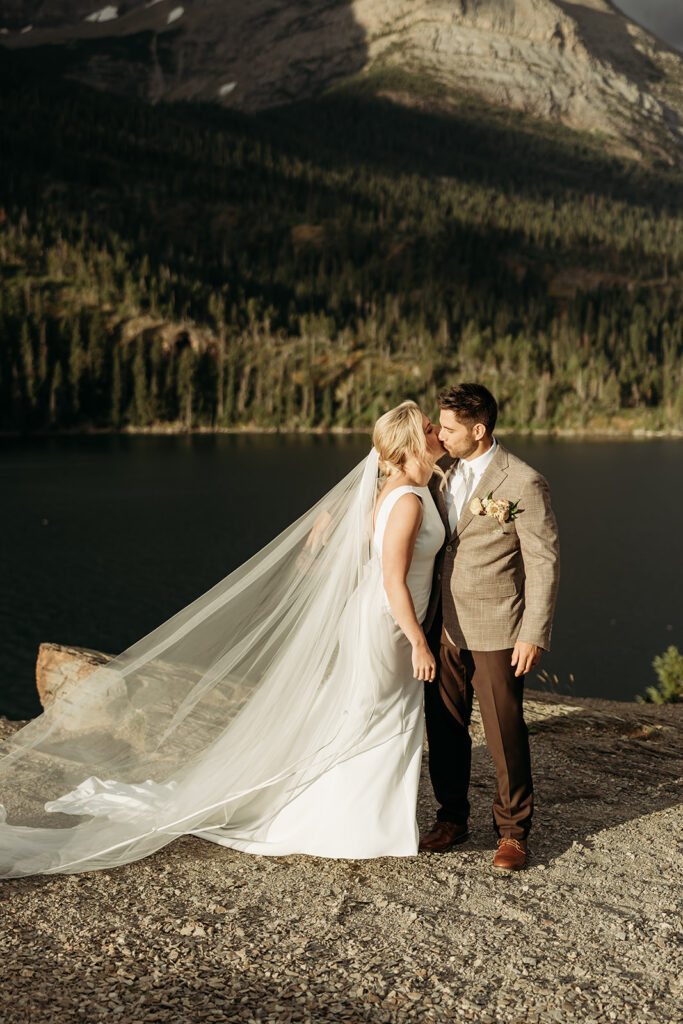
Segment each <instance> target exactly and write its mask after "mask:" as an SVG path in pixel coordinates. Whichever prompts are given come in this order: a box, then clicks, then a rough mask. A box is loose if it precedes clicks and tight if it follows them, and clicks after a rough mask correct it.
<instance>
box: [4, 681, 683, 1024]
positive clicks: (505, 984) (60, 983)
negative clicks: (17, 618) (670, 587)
mask: <svg viewBox="0 0 683 1024" xmlns="http://www.w3.org/2000/svg"><path fill="white" fill-rule="evenodd" d="M682 714H683V708H682V707H681V705H670V706H664V707H653V706H648V705H639V704H626V703H617V702H612V701H603V700H589V699H579V698H574V697H565V696H557V695H554V694H546V693H539V692H534V691H529V693H528V697H527V718H528V722H529V727H530V732H531V743H532V756H533V763H534V773H535V779H536V789H537V813H536V818H535V824H534V831H533V833H532V839H531V843H530V848H531V857H530V864H529V867H528V869H527V870H525V871H523V872H520V873H518V874H516V875H512V876H500V875H497V874H494V873H493V871H492V869H491V859H492V856H493V849H494V842H493V835H492V833H491V826H490V804H491V798H492V794H493V774H492V767H491V762H490V758H489V756H488V753H487V751H486V747H485V745H484V740H483V734H482V731H481V725H480V722H479V721H478V719H477V720H475V723H474V766H473V768H474V770H473V780H472V804H473V808H472V811H473V813H472V823H471V824H472V829H471V838H470V840H469V841H468V842H467V843H465V844H464V845H463V846H460V847H458V848H456V849H455V850H453V851H452V852H449V853H447V854H442V855H436V854H430V855H420V856H418V857H415V858H405V859H400V858H384V859H379V860H371V861H333V860H322V859H316V858H308V857H302V856H296V857H278V858H263V857H254V856H247V855H244V854H240V853H237V852H235V851H231V850H228V849H224V848H222V847H219V846H215V845H213V844H211V843H207V842H204V841H202V840H201V839H198V838H194V837H186V838H183V839H180V840H176V841H175V842H173V843H171V844H170V845H169V846H167V847H166V848H165V849H163V850H161V851H160V852H158V853H157V854H155V855H154V856H152V857H149V858H148V859H146V860H143V861H140V862H138V863H134V864H129V865H127V866H125V867H122V868H118V869H116V870H112V871H108V872H95V873H91V874H86V875H68V876H37V877H34V878H22V879H15V880H10V881H5V882H4V883H0V900H1V901H2V914H1V921H2V923H1V925H0V950H1V952H2V963H3V969H4V970H3V975H4V985H3V987H2V991H1V992H0V1024H4V1022H7V1024H9V1022H12V1024H14V1022H18V1021H22V1022H23V1021H31V1022H32V1024H36V1022H39V1021H40V1022H42V1021H45V1022H47V1021H50V1022H54V1024H62V1022H67V1021H82V1020H87V1021H89V1022H93V1021H105V1020H106V1021H107V1022H111V1021H112V1020H113V1021H118V1022H125V1024H147V1022H152V1021H154V1022H162V1021H163V1022H166V1021H167V1022H173V1024H178V1022H195V1021H213V1022H223V1021H235V1022H238V1021H239V1022H246V1024H254V1022H257V1021H282V1022H285V1021H287V1022H290V1021H291V1022H294V1021H310V1022H313V1021H315V1022H319V1021H332V1022H334V1021H352V1022H372V1024H374V1022H380V1021H381V1022H392V1024H393V1022H400V1021H420V1024H422V1022H431V1021H438V1022H444V1024H445V1022H447V1021H448V1022H452V1021H472V1022H476V1024H494V1022H495V1024H521V1022H528V1024H550V1022H560V1021H561V1022H563V1024H564V1022H574V1021H580V1022H584V1024H597V1022H600V1024H609V1022H612V1021H617V1022H619V1024H623V1022H626V1021H628V1022H629V1024H659V1022H661V1024H670V1022H671V1021H672V1020H674V1019H676V1006H677V997H680V985H681V977H683V971H681V963H680V947H678V945H677V936H679V935H680V918H679V917H678V907H679V904H678V899H679V896H680V880H681V868H682V867H683V864H682V863H681V859H680V857H679V856H678V855H677V853H676V847H675V843H676V838H677V834H678V833H679V831H680V825H681V815H680V809H679V808H680V805H679V803H678V801H679V799H680V785H679V783H680V777H681V774H682V772H681V768H682V760H683V759H682V758H681V749H682V748H681V742H680V740H681V725H682V721H681V720H682ZM20 725H21V723H17V722H8V721H7V720H2V719H0V737H2V736H7V735H9V734H10V733H11V732H13V731H14V730H16V729H17V728H19V726H20ZM433 813H434V802H433V797H432V794H431V789H430V786H429V779H428V775H427V758H426V754H425V763H424V771H423V779H422V786H421V792H420V800H419V807H418V818H419V822H420V825H421V827H423V828H424V827H425V826H427V825H428V824H429V823H430V822H431V819H432V816H433Z"/></svg>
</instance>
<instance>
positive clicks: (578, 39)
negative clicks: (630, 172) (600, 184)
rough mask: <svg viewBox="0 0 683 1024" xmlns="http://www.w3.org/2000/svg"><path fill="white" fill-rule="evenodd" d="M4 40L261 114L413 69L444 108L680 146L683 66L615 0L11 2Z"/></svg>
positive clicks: (136, 85) (134, 85) (126, 83)
mask: <svg viewBox="0 0 683 1024" xmlns="http://www.w3.org/2000/svg"><path fill="white" fill-rule="evenodd" d="M0 33H1V34H0V41H1V42H2V43H3V44H4V45H6V46H12V47H21V48H27V47H29V48H32V47H38V46H42V45H44V44H68V48H69V51H70V57H71V69H70V74H71V75H72V76H74V77H77V78H79V79H80V80H82V81H84V82H87V83H89V84H92V85H95V86H98V87H100V88H104V89H108V90H112V91H116V92H122V93H124V94H128V95H134V96H138V97H142V98H144V99H146V100H149V101H152V102H157V101H160V100H166V101H173V100H187V99H198V100H204V101H214V102H217V103H220V104H224V105H226V106H230V107H234V108H239V109H243V110H247V111H253V110H258V109H262V108H265V107H269V106H274V105H277V104H282V103H286V102H289V101H292V100H295V99H300V98H303V97H306V96H310V95H313V94H315V93H316V92H319V91H320V90H323V89H325V88H327V87H329V86H330V85H332V84H334V83H337V82H339V81H343V80H344V79H346V78H348V77H349V76H352V75H355V74H358V73H359V72H368V71H370V72H372V71H374V72H377V71H378V70H382V69H385V68H387V67H388V68H401V69H403V70H405V71H409V72H411V73H413V74H414V75H415V76H416V77H417V78H418V79H420V78H422V79H424V78H427V79H429V80H432V81H436V82H437V83H439V85H440V86H441V87H442V88H443V99H444V100H446V101H448V100H453V99H457V97H458V96H459V95H460V94H461V93H462V92H463V91H465V92H467V93H474V94H476V95H478V96H479V97H481V98H483V99H485V100H487V101H490V102H493V103H495V104H500V105H504V106H509V107H512V108H515V109H519V110H523V111H526V112H528V113H531V114H534V115H537V116H540V117H543V118H547V119H551V120H557V121H561V122H563V123H565V124H567V125H570V126H572V127H576V128H580V129H587V130H590V131H598V132H602V133H605V134H606V135H607V136H608V137H610V138H611V139H612V140H618V141H619V143H620V144H621V147H622V148H624V147H625V148H626V151H628V152H630V153H638V152H643V151H648V150H649V151H651V152H654V153H656V154H659V155H665V156H666V157H667V159H668V160H669V161H672V160H675V159H676V158H677V156H680V153H681V151H682V150H683V57H681V55H680V54H678V53H677V52H676V51H675V50H673V49H671V48H669V47H667V46H666V44H664V43H663V42H661V41H659V40H657V39H656V38H655V37H654V36H652V35H651V34H649V33H648V32H646V31H645V30H644V29H642V28H641V27H640V26H638V25H636V24H635V23H634V22H632V21H630V20H629V19H628V18H626V17H625V16H624V15H622V14H621V13H620V12H619V11H617V10H616V8H614V7H613V6H612V5H611V4H610V3H609V2H607V0H582V2H580V3H579V2H571V0H351V2H349V0H326V2H320V0H316V2H312V0H122V2H118V3H117V2H116V0H113V2H112V3H110V4H103V2H102V0H5V3H4V4H3V11H2V18H1V19H0ZM392 95H393V97H394V98H395V99H397V100H398V101H406V100H408V101H409V102H414V95H411V94H410V91H408V92H403V91H400V92H397V91H396V90H394V91H393V93H392Z"/></svg>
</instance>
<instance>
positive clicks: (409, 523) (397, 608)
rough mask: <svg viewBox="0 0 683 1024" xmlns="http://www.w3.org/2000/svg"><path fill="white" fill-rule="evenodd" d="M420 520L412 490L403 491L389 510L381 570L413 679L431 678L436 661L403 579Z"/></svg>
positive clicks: (410, 558)
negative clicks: (410, 660) (410, 650)
mask: <svg viewBox="0 0 683 1024" xmlns="http://www.w3.org/2000/svg"><path fill="white" fill-rule="evenodd" d="M421 522H422V502H421V501H420V499H419V498H418V497H417V495H415V494H404V495H402V497H400V498H399V499H398V501H397V502H396V504H395V505H394V507H393V508H392V510H391V512H390V513H389V519H388V521H387V527H386V530H385V533H384V540H383V542H382V571H383V576H384V590H385V592H386V595H387V598H388V600H389V606H390V608H391V611H392V613H393V616H394V618H395V619H396V621H397V623H398V624H399V626H400V627H401V629H402V630H403V632H404V633H405V635H406V636H407V638H408V640H409V641H410V644H411V646H412V648H413V675H414V676H415V678H416V679H424V680H432V679H434V676H435V673H436V661H435V660H434V655H433V654H432V652H431V651H430V649H429V646H428V644H427V641H426V639H425V635H424V633H423V631H422V626H421V625H420V623H419V622H418V621H417V615H416V614H415V606H414V605H413V599H412V596H411V594H410V590H409V589H408V584H407V583H406V577H407V575H408V570H409V569H410V563H411V562H412V560H413V551H414V550H415V541H416V539H417V531H418V530H419V528H420V523H421Z"/></svg>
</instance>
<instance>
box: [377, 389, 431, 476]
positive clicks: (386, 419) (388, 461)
mask: <svg viewBox="0 0 683 1024" xmlns="http://www.w3.org/2000/svg"><path fill="white" fill-rule="evenodd" d="M372 443H373V445H374V446H375V448H376V449H377V452H378V454H379V469H380V472H381V473H382V474H383V475H384V476H388V475H389V473H390V472H391V471H392V470H397V471H399V472H400V471H401V470H402V469H403V467H404V466H405V462H406V459H408V458H409V457H410V456H411V455H412V456H414V457H415V458H416V459H419V460H420V462H429V461H431V460H430V458H429V452H428V450H427V439H426V438H425V432H424V427H423V426H422V412H421V411H420V407H419V405H418V404H417V403H416V402H412V401H408V402H401V404H400V405H397V406H396V408H395V409H390V410H389V412H385V413H384V415H383V416H380V418H379V419H378V420H377V422H376V423H375V427H374V430H373V432H372Z"/></svg>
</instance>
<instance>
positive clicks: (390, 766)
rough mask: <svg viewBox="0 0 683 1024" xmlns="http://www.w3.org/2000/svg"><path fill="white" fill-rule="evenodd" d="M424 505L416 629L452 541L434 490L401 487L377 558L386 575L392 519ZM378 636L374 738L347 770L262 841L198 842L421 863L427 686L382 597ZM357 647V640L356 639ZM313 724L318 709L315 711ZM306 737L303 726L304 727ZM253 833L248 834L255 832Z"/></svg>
mask: <svg viewBox="0 0 683 1024" xmlns="http://www.w3.org/2000/svg"><path fill="white" fill-rule="evenodd" d="M409 493H412V494H417V495H418V497H419V498H420V499H421V500H422V508H423V513H422V522H421V523H420V528H419V531H418V534H417V539H416V543H415V550H414V553H413V558H412V561H411V564H410V569H409V571H408V576H407V579H406V583H407V585H408V589H409V590H410V594H411V597H412V599H413V605H414V607H415V612H416V615H417V618H418V621H420V622H421V621H422V619H423V618H424V616H425V614H426V612H427V605H428V603H429V595H430V591H431V586H432V576H433V570H434V558H435V556H436V554H437V552H438V550H439V548H440V547H441V545H442V544H443V541H444V534H445V531H444V526H443V523H442V521H441V517H440V516H439V513H438V511H437V509H436V506H435V504H434V501H433V499H432V496H431V494H430V493H429V489H428V488H427V487H397V488H396V489H395V490H394V491H392V492H391V494H389V495H387V497H386V499H385V500H384V501H383V503H382V505H381V508H380V510H379V512H378V514H377V521H376V525H375V531H374V536H373V551H374V557H375V559H376V560H377V561H378V562H379V564H380V565H381V560H382V544H383V541H384V533H385V530H386V527H387V522H388V521H389V517H390V515H391V512H392V511H393V509H394V507H395V505H396V503H397V501H398V500H399V499H400V498H402V497H403V495H405V494H409ZM377 600H378V602H379V603H381V614H380V615H379V616H378V618H377V625H378V626H379V628H378V629H377V631H376V632H373V634H372V636H369V637H368V639H369V640H370V642H371V643H372V644H373V647H374V649H373V651H372V652H368V660H369V662H371V663H373V664H375V665H377V668H378V671H377V674H376V675H375V677H374V678H371V679H370V680H369V681H370V683H371V685H372V686H374V687H375V698H374V711H373V714H372V718H371V719H370V722H369V725H368V728H367V730H366V732H365V734H364V735H363V737H362V738H361V739H359V741H358V743H357V745H355V746H353V747H351V749H350V750H349V751H348V752H347V753H346V754H345V756H344V758H343V760H341V761H339V763H337V764H335V765H334V766H333V767H331V768H329V769H327V770H326V771H325V773H324V774H323V775H320V776H319V777H317V778H316V779H315V780H314V781H313V782H312V783H311V784H310V785H309V786H307V787H306V788H305V789H303V791H302V792H300V793H298V794H297V795H296V796H295V797H294V798H293V799H292V800H290V801H289V802H287V803H286V804H285V805H284V806H283V807H282V808H281V809H280V810H279V811H278V812H277V813H276V815H275V816H274V817H273V818H272V819H271V821H270V823H269V825H268V829H267V831H266V833H265V834H264V836H263V838H261V839H256V840H250V839H247V838H245V837H244V828H245V824H244V822H243V823H242V826H241V829H240V830H234V829H233V828H231V827H230V826H225V827H223V828H217V829H215V830H204V831H202V832H198V833H197V834H198V835H201V836H203V837H204V838H205V839H210V840H212V841H213V842H216V843H221V844H223V845H224V846H231V847H233V848H234V849H237V850H242V851H244V852H246V853H261V854H270V855H271V856H272V855H283V854H288V853H307V854H313V855H315V856H318V857H348V858H351V859H357V858H358V859H360V858H364V857H383V856H396V857H408V856H413V855H414V854H416V853H417V846H418V840H419V835H418V829H417V821H416V818H415V808H416V804H417V787H418V783H419V779H420V765H421V761H422V744H423V738H424V715H423V710H422V687H423V684H422V683H421V682H420V681H419V680H417V679H415V678H414V676H413V667H412V650H411V646H410V644H409V642H408V640H407V638H406V636H405V634H404V633H403V632H402V630H401V629H400V627H399V626H398V625H397V623H396V621H395V619H394V617H393V615H392V613H391V609H390V607H389V602H388V600H387V598H386V594H382V595H379V594H378V595H377ZM348 642H349V643H354V642H356V641H354V638H353V637H348ZM311 713H312V715H315V708H313V709H312V712H311ZM302 727H304V728H305V722H304V723H302ZM247 828H248V825H247Z"/></svg>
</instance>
